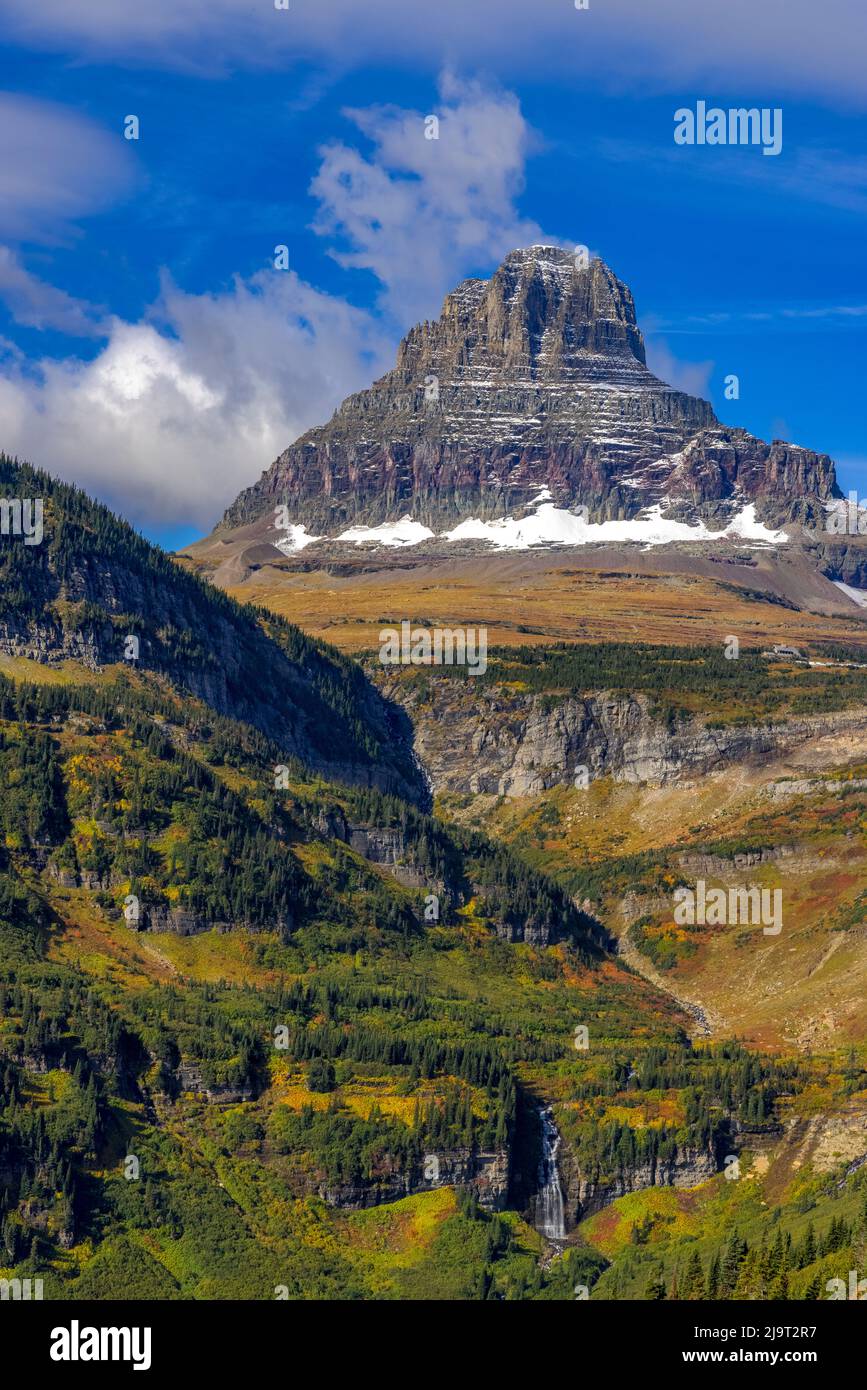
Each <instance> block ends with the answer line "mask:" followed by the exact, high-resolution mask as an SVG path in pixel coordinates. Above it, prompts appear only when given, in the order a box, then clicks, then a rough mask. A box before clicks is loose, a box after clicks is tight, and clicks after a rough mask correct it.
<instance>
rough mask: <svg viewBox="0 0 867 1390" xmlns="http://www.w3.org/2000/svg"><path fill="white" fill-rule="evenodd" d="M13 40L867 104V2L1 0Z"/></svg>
mask: <svg viewBox="0 0 867 1390" xmlns="http://www.w3.org/2000/svg"><path fill="white" fill-rule="evenodd" d="M0 16H2V18H3V28H4V33H5V35H6V37H7V38H8V39H11V40H13V41H14V40H17V41H19V42H26V43H30V44H33V45H39V46H42V47H44V48H48V49H52V50H54V51H59V52H65V53H71V54H73V55H75V56H76V57H82V56H83V57H88V58H92V59H101V58H106V57H122V58H124V59H126V60H128V61H131V62H136V63H145V64H147V63H149V64H152V65H159V66H186V67H188V68H199V69H204V70H210V71H213V70H220V69H225V68H227V67H232V66H237V65H244V66H248V67H255V66H260V67H261V66H272V67H273V66H279V65H286V64H287V63H288V62H291V61H293V60H296V59H312V60H314V61H323V60H324V61H327V62H328V63H329V64H332V65H335V66H337V67H341V68H348V67H351V66H353V65H355V64H358V63H369V62H371V61H374V62H377V63H382V62H383V61H397V62H407V63H413V64H415V65H416V66H418V65H421V66H423V67H425V68H426V69H427V70H428V71H436V70H437V69H438V68H439V67H440V66H442V64H443V63H444V62H456V63H459V64H462V65H464V66H474V67H475V66H479V65H484V66H485V68H486V70H489V71H495V72H497V73H498V74H500V75H501V76H503V77H505V78H509V77H512V76H514V75H516V74H518V73H521V74H524V75H530V76H532V75H535V76H539V75H541V76H545V77H550V76H559V77H578V78H582V79H583V78H586V77H590V78H591V79H592V80H593V81H594V82H595V83H597V84H605V85H607V86H608V87H611V88H616V87H617V86H618V85H622V84H624V83H626V82H634V81H635V80H636V79H640V80H641V81H642V86H643V89H644V90H647V91H669V90H673V89H674V88H675V87H676V86H678V85H680V84H683V83H693V82H698V81H700V82H703V83H724V84H729V85H731V84H736V85H739V86H743V85H744V84H751V85H753V86H754V87H755V89H756V98H757V99H758V98H759V97H761V98H762V101H763V104H764V103H766V102H767V101H768V100H769V98H770V96H771V95H773V94H778V93H783V92H787V91H788V92H791V93H793V94H799V95H801V96H803V97H818V98H820V99H822V100H826V101H828V102H830V103H831V104H834V105H837V104H840V103H850V104H852V105H857V106H859V107H862V108H863V106H864V105H865V102H867V88H865V84H864V78H863V74H864V66H865V58H867V27H865V25H864V23H863V4H862V0H823V3H822V4H821V5H819V4H816V2H815V0H787V3H786V4H785V6H782V5H770V4H765V5H762V4H757V3H756V0H727V3H726V4H724V5H710V4H705V5H701V6H697V5H696V3H695V0H653V3H652V4H651V3H648V0H605V3H604V4H602V3H600V4H598V5H597V4H595V3H594V4H592V5H591V6H590V8H589V9H588V10H586V11H578V10H576V9H575V8H574V6H573V5H571V4H570V3H569V0H544V3H539V0H472V3H470V4H468V3H467V0H437V3H436V5H424V4H422V5H410V4H407V3H406V0H377V3H376V4H375V5H368V6H365V7H364V8H363V10H362V11H361V12H360V11H359V6H358V0H327V3H323V0H291V3H290V5H289V8H288V9H285V10H275V9H274V6H273V3H272V0H260V3H259V4H257V5H255V6H252V5H251V4H250V3H249V0H148V3H147V4H139V5H123V4H117V3H116V0H41V3H40V4H38V5H36V4H33V0H0Z"/></svg>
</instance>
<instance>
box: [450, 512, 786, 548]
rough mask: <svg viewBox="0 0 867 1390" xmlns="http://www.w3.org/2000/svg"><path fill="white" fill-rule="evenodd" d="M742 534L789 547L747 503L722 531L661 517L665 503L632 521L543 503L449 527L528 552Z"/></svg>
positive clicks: (462, 536) (455, 536)
mask: <svg viewBox="0 0 867 1390" xmlns="http://www.w3.org/2000/svg"><path fill="white" fill-rule="evenodd" d="M732 538H738V539H740V540H746V541H756V542H760V543H763V544H766V545H784V544H785V543H786V541H787V540H788V536H787V535H786V533H785V531H772V530H770V529H769V528H768V527H767V526H764V525H763V524H762V523H761V522H760V521H757V520H756V509H755V506H754V504H753V503H749V504H748V505H747V506H745V507H743V508H742V509H741V511H740V512H738V514H737V516H736V517H734V519H733V520H732V521H731V522H730V523H729V525H728V526H727V527H726V528H725V530H723V531H711V530H709V529H708V527H707V526H705V524H704V522H702V521H699V522H698V523H696V524H695V525H691V524H689V523H688V522H685V521H675V520H673V519H671V518H670V517H664V516H663V515H662V507H661V505H660V504H658V503H657V504H656V505H655V506H653V507H648V508H647V510H646V512H645V513H644V515H643V516H641V517H635V518H633V519H632V520H631V521H602V522H590V521H586V520H585V518H584V517H583V516H576V515H575V514H574V513H573V512H569V511H565V510H564V509H563V508H561V507H555V506H553V505H552V504H551V503H544V504H543V505H542V506H540V507H538V508H537V510H536V512H535V513H534V515H533V516H529V517H523V518H522V519H521V520H519V521H516V520H515V518H514V517H510V516H509V517H504V518H503V519H502V520H500V521H482V520H480V519H479V518H478V517H471V518H469V519H468V520H466V521H462V522H461V523H460V525H459V526H456V527H455V528H454V530H452V531H447V532H446V533H445V536H444V539H445V540H447V541H466V540H480V541H489V542H490V543H491V544H492V545H495V546H496V547H497V548H498V549H500V550H526V549H528V548H529V547H530V546H535V545H591V544H593V543H594V542H596V543H599V542H615V543H620V544H622V543H623V542H625V541H634V542H638V543H640V544H644V545H669V544H671V542H672V541H717V540H726V539H732Z"/></svg>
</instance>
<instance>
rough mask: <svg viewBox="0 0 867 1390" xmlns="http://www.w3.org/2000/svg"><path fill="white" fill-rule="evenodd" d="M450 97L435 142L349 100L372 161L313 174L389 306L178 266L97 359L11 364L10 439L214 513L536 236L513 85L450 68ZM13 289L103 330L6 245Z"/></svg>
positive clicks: (93, 479)
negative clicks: (411, 329) (468, 280)
mask: <svg viewBox="0 0 867 1390" xmlns="http://www.w3.org/2000/svg"><path fill="white" fill-rule="evenodd" d="M442 97H443V103H442V108H441V111H440V115H441V118H442V124H441V129H440V139H439V140H438V141H428V140H425V138H424V127H423V117H422V115H420V114H419V113H415V112H407V111H401V110H398V109H396V108H394V107H390V108H380V107H377V108H374V109H372V110H369V111H355V112H353V113H352V119H353V120H354V122H355V124H356V126H357V127H358V128H359V129H360V130H361V131H362V132H363V134H364V135H365V136H367V137H368V138H369V139H370V140H371V141H372V142H373V144H374V147H375V149H374V153H373V155H372V157H370V158H364V157H362V156H361V155H360V154H359V153H358V152H357V151H356V150H354V149H352V148H351V147H349V146H347V145H340V146H331V147H330V148H329V149H327V150H326V151H324V152H323V162H322V167H321V170H320V173H319V175H318V177H317V178H316V180H315V183H314V189H313V191H314V193H315V195H316V197H317V198H318V200H319V208H320V211H319V229H320V231H322V232H326V231H327V232H329V233H332V234H340V235H341V236H342V237H343V238H344V239H345V241H346V243H348V245H349V247H350V248H351V249H350V250H349V251H348V252H346V254H345V255H343V256H341V257H340V259H342V260H343V261H344V263H345V264H347V265H351V266H363V267H365V268H366V269H368V270H370V271H371V272H372V273H373V274H374V275H375V276H376V277H377V278H378V279H379V281H380V283H381V285H382V299H383V304H384V306H385V307H386V308H387V310H388V311H390V314H386V315H385V317H384V318H383V317H380V316H378V315H374V314H370V313H367V312H365V311H362V310H359V309H356V308H353V307H352V306H351V305H349V304H348V303H346V302H345V301H344V300H342V299H339V298H336V297H334V296H331V295H328V294H324V293H322V292H320V291H318V290H316V289H315V288H313V287H311V286H310V285H308V284H305V283H304V282H303V281H302V280H300V279H299V278H298V276H297V275H295V274H294V273H292V272H288V271H286V272H283V271H277V270H269V271H263V272H261V273H260V274H258V275H256V276H254V277H253V278H252V279H250V280H242V279H240V278H239V279H237V280H236V281H235V282H234V284H233V285H232V286H231V287H230V288H227V289H225V290H224V291H222V292H221V293H217V294H209V295H208V294H203V295H194V294H186V293H184V292H183V290H182V289H179V288H178V287H177V286H176V285H174V284H173V283H172V282H171V281H169V280H166V281H165V283H164V285H163V290H162V294H161V297H160V300H159V303H158V304H157V305H155V306H154V308H153V310H152V311H151V312H150V313H149V314H147V315H146V316H145V317H144V318H143V320H142V321H140V322H137V323H129V322H124V321H122V320H120V319H117V318H112V319H109V320H107V321H104V322H103V323H102V324H101V331H102V333H103V334H104V336H105V338H106V342H105V346H104V347H102V349H101V350H100V351H99V352H98V354H97V355H96V356H95V357H94V358H93V359H92V360H90V361H82V360H80V359H78V358H75V357H70V358H67V359H65V360H63V361H55V360H51V359H49V358H45V359H44V360H42V361H41V362H40V363H38V364H36V366H35V368H34V365H33V364H31V365H30V366H29V368H25V367H24V365H23V364H22V363H21V361H20V360H19V359H16V358H15V357H11V358H9V359H8V360H7V361H6V363H5V364H4V365H3V371H4V376H3V377H0V447H3V448H5V449H6V450H8V451H12V452H17V453H18V454H20V455H21V456H23V457H27V458H31V459H33V460H34V461H35V462H39V463H43V464H45V465H46V466H47V467H49V468H50V469H51V470H52V471H54V472H57V473H59V474H61V475H62V476H65V477H68V478H71V479H74V480H75V481H76V482H78V483H80V484H81V486H83V487H85V488H86V489H88V490H89V491H92V492H95V493H97V494H99V495H100V496H102V497H103V498H105V499H106V500H107V501H109V502H111V503H112V504H113V505H115V506H116V507H118V508H119V509H120V510H122V511H123V512H124V513H125V514H127V515H128V516H130V517H132V518H133V519H135V520H136V521H137V522H138V523H139V524H145V525H148V524H153V523H155V522H156V523H160V524H166V523H169V522H174V523H178V524H180V523H192V524H196V525H199V526H202V527H206V526H208V525H210V524H212V523H213V522H214V520H215V519H216V517H217V516H218V515H219V512H220V511H221V510H222V509H223V508H224V507H225V506H226V505H227V504H228V503H229V502H230V501H231V500H232V499H233V498H234V496H235V495H236V494H237V493H238V491H239V490H240V489H241V488H242V487H244V486H245V485H247V484H248V483H250V482H252V481H253V479H254V478H255V477H256V476H257V474H258V471H259V470H260V469H262V468H265V467H267V465H268V464H269V463H270V462H271V461H272V459H273V458H275V457H276V456H277V454H279V453H280V452H281V451H282V450H283V449H285V448H286V447H287V445H288V444H290V443H291V442H292V441H293V440H294V439H296V438H297V437H298V435H299V434H301V433H302V432H303V431H304V430H305V429H307V428H309V427H310V426H312V425H315V424H319V423H321V422H322V421H324V420H326V419H327V418H328V417H329V415H330V414H331V412H332V411H333V410H334V408H335V407H336V406H337V405H338V404H339V403H340V401H341V400H342V399H343V398H344V397H345V396H346V395H348V394H349V393H350V392H351V391H354V390H359V389H361V388H362V387H364V386H367V385H368V384H369V382H370V381H371V380H372V379H373V378H374V377H376V376H377V375H379V374H381V373H382V372H383V371H385V370H387V369H388V367H390V366H391V365H392V363H393V360H394V348H395V341H396V338H397V336H398V331H399V330H403V329H404V328H405V327H407V326H408V325H409V324H410V323H412V322H414V321H415V319H416V318H417V317H418V316H420V315H424V314H427V313H433V312H437V311H438V309H439V304H440V300H441V298H442V295H443V293H444V292H445V291H446V290H448V289H450V288H452V286H453V285H454V284H455V282H456V281H457V280H459V279H460V278H461V276H462V275H463V274H464V272H465V268H466V267H467V265H468V264H470V263H473V264H474V265H476V264H481V265H483V266H484V268H486V269H492V268H493V267H494V266H495V265H496V264H497V262H498V261H499V259H500V258H501V257H502V255H503V254H504V253H505V252H507V251H509V250H511V249H513V247H514V246H516V245H519V244H521V243H522V242H526V241H533V240H538V239H539V229H538V227H537V226H536V224H535V223H531V222H526V221H522V220H521V219H520V218H519V217H518V216H517V214H516V212H515V210H514V203H513V199H514V197H515V195H516V194H517V193H518V192H519V191H520V188H521V187H522V184H523V175H524V163H525V160H526V157H527V153H528V151H529V150H530V148H531V145H532V138H533V137H532V133H531V131H530V129H529V127H528V126H527V124H526V122H525V121H524V118H523V116H522V115H521V112H520V108H519V106H518V103H517V101H516V100H515V98H514V97H512V96H511V95H509V94H507V93H502V92H499V91H491V90H488V89H486V88H485V87H483V86H481V85H479V84H478V83H474V84H470V85H469V86H467V87H465V88H464V89H463V93H462V94H460V93H459V89H458V86H457V83H456V81H455V79H453V78H450V77H447V78H445V79H444V80H443V84H442ZM344 175H348V177H344ZM420 224H423V225H424V226H425V228H426V231H425V236H424V240H423V241H422V240H420V238H419V233H418V230H417V229H418V226H419V225H420ZM4 293H5V297H6V299H7V301H8V302H9V304H10V307H11V308H12V309H13V311H14V312H15V313H16V314H17V316H18V317H19V319H21V320H22V321H24V322H28V323H31V324H33V325H35V326H37V327H39V326H48V325H49V324H52V325H54V326H55V327H64V328H65V330H66V331H67V332H79V333H84V332H88V331H91V330H92V329H93V328H94V324H93V321H92V316H91V313H90V311H89V310H88V307H87V306H86V305H81V304H79V303H78V302H77V301H75V300H73V299H72V298H71V297H69V296H67V295H65V294H64V293H63V292H62V291H60V290H56V289H52V287H51V286H48V285H44V284H42V283H41V282H40V281H37V280H36V279H35V277H33V276H31V275H29V274H28V273H27V271H26V270H24V268H23V266H22V265H21V263H20V261H19V260H18V259H17V258H16V257H15V256H14V255H13V254H12V253H10V252H6V253H5V254H0V295H3V294H4ZM386 325H387V326H386Z"/></svg>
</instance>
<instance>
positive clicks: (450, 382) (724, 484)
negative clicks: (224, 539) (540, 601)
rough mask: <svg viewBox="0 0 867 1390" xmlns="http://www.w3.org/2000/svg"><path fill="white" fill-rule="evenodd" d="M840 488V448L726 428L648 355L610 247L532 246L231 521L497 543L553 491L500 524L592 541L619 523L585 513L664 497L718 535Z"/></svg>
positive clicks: (456, 298)
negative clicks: (589, 253) (586, 527)
mask: <svg viewBox="0 0 867 1390" xmlns="http://www.w3.org/2000/svg"><path fill="white" fill-rule="evenodd" d="M835 495H838V494H837V489H836V484H835V476H834V465H833V463H832V462H831V460H830V459H829V458H828V457H827V455H824V454H815V453H812V452H811V451H810V450H807V449H802V448H799V447H797V446H794V445H789V444H784V443H782V442H781V441H778V440H777V441H774V443H773V444H766V443H763V442H762V441H761V440H758V439H756V438H754V437H753V436H752V435H750V434H748V433H747V432H746V431H744V430H740V429H731V428H728V427H726V426H723V425H721V424H720V423H719V421H718V420H717V419H716V417H715V415H714V413H713V410H712V409H711V406H710V405H709V404H708V403H707V402H706V401H702V400H699V399H697V398H696V397H693V396H688V395H686V394H684V393H683V392H681V391H676V390H674V389H673V388H671V387H669V386H666V385H665V384H664V383H663V382H662V381H660V380H659V379H658V378H657V377H655V376H654V375H653V374H652V373H651V372H650V371H648V369H647V366H646V364H645V354H644V343H643V339H642V336H641V332H640V330H639V328H638V325H637V323H636V317H635V306H634V303H633V300H632V295H631V293H630V291H629V290H628V288H627V287H626V286H625V285H624V284H622V283H621V281H620V280H618V279H617V277H616V276H615V275H614V274H613V272H612V271H611V270H609V268H608V267H607V266H606V265H605V264H603V262H602V261H599V260H595V261H592V262H591V263H590V265H589V266H587V267H586V268H580V266H579V265H578V264H576V261H575V258H573V256H572V255H571V254H570V253H569V252H567V251H564V250H562V249H560V248H559V247H551V246H534V247H530V248H527V249H524V250H519V251H513V252H511V253H510V255H508V256H507V257H506V259H505V261H504V262H503V264H502V265H501V266H500V267H499V269H498V270H497V271H496V272H495V274H494V275H493V276H492V277H491V279H490V280H465V281H464V282H463V283H462V284H461V285H459V286H458V287H457V289H455V290H454V291H453V292H452V293H451V294H449V295H448V296H447V297H446V300H445V303H444V305H443V310H442V314H441V316H440V318H439V319H438V320H437V321H436V322H435V323H423V324H420V325H419V326H418V327H416V328H414V329H412V331H411V332H410V333H409V334H408V335H407V337H406V338H405V339H404V341H403V342H402V344H401V346H400V349H399V351H398V358H397V366H396V367H395V369H394V370H393V371H391V372H389V373H388V375H387V376H384V377H382V378H381V380H379V381H378V382H376V383H375V384H374V385H373V386H371V387H370V388H369V389H368V390H366V391H362V392H360V393H358V394H357V395H354V396H350V397H349V398H348V399H347V400H346V401H344V403H343V405H342V406H341V407H340V408H339V410H338V411H337V412H336V413H335V415H334V416H333V418H332V420H331V421H330V422H329V423H328V424H327V425H324V426H321V427H319V428H317V429H314V430H311V431H309V432H308V433H307V434H306V435H304V436H302V438H301V439H299V440H298V441H297V442H296V443H295V444H293V445H292V446H291V447H290V448H289V449H287V450H286V452H285V453H283V454H281V455H280V457H279V458H278V459H277V460H276V462H275V463H274V464H273V465H272V466H271V468H270V469H269V470H268V471H267V472H266V473H265V474H264V475H263V476H262V478H261V479H260V481H259V482H258V483H257V484H256V485H255V486H254V487H252V488H249V489H248V490H247V491H246V492H244V493H242V494H241V496H240V497H239V498H238V499H237V501H236V502H235V503H234V505H233V506H232V507H231V508H230V509H229V511H228V512H227V513H226V517H225V519H224V526H226V527H237V526H242V525H246V524H248V523H251V522H254V521H257V520H258V519H259V518H262V519H263V520H265V519H266V518H268V517H269V516H270V517H273V515H274V509H275V508H276V507H277V506H285V509H286V511H285V516H286V517H287V518H288V522H289V523H291V525H290V533H289V534H288V538H287V539H284V542H283V544H282V546H281V548H283V549H284V551H285V553H289V552H290V551H291V550H294V549H296V548H300V545H296V544H295V543H294V542H293V539H292V537H293V536H294V537H296V538H300V540H301V541H302V542H303V543H304V544H308V543H309V540H308V537H309V536H311V535H312V536H315V537H323V538H330V539H336V538H343V539H344V540H346V541H348V542H354V543H356V544H358V543H363V542H364V541H366V540H370V541H372V542H374V543H379V544H387V545H388V544H390V545H398V546H400V545H406V544H419V543H422V542H423V541H425V540H428V539H430V538H431V537H432V536H437V537H446V536H448V537H449V538H452V537H453V538H455V539H473V540H479V541H482V542H484V541H486V540H489V541H493V542H494V543H496V542H497V539H498V537H497V534H496V533H491V532H490V528H488V531H487V532H486V530H485V526H486V524H487V523H491V522H502V521H504V520H506V519H509V520H510V522H512V523H520V521H522V520H523V519H524V518H526V517H527V516H528V515H530V516H531V517H532V516H534V515H535V514H536V512H537V511H538V509H539V508H540V502H541V503H542V507H541V510H542V513H543V516H542V520H543V521H544V522H545V523H546V524H545V525H544V526H543V527H542V528H541V533H540V528H539V526H538V525H536V526H535V529H534V527H533V526H531V527H530V529H529V531H528V530H527V528H524V531H523V532H522V533H521V534H520V535H518V536H517V537H515V536H512V535H509V536H506V533H504V532H500V540H501V541H502V540H503V538H504V536H505V537H506V539H505V543H507V544H509V545H517V546H521V547H523V546H525V545H532V544H582V543H586V542H587V541H592V540H594V539H605V538H606V537H604V536H602V535H593V534H589V535H584V534H579V533H578V532H577V531H576V529H575V526H574V525H573V521H582V520H583V522H586V523H590V525H591V526H593V525H599V524H601V523H606V522H607V523H611V522H616V521H627V520H628V521H632V520H635V519H638V518H644V517H645V514H646V513H647V512H648V509H652V508H656V509H657V510H656V511H655V512H652V513H651V520H654V519H656V520H658V518H659V517H660V516H661V517H662V518H663V519H664V520H665V521H667V522H669V523H680V524H681V525H682V524H683V523H687V524H689V525H690V526H696V527H698V526H699V525H701V526H702V527H703V528H704V532H705V534H701V533H700V532H697V533H696V534H695V537H694V538H695V539H701V540H705V539H712V538H713V535H716V534H719V533H721V532H724V531H725V530H726V529H727V528H729V527H731V526H732V525H733V524H735V525H736V526H737V525H738V524H740V525H743V522H741V523H738V521H737V518H739V517H740V518H743V517H744V514H745V513H746V516H747V518H748V524H749V525H755V524H756V522H758V523H759V524H762V525H764V526H765V527H767V528H769V530H772V529H773V528H778V527H780V526H782V525H783V524H784V523H786V522H790V521H802V522H805V523H809V522H814V521H816V520H817V519H821V518H823V517H824V504H825V503H826V502H827V501H828V499H829V498H831V497H833V496H835ZM749 507H753V508H754V510H753V511H752V512H748V511H747V509H748V508H749ZM546 509H547V510H546ZM582 509H584V511H583V516H582ZM461 527H463V528H464V530H463V532H461V530H460V528H461ZM303 528H306V531H305V530H304V529H303ZM656 529H657V531H658V530H659V527H658V526H657V528H656ZM549 531H550V532H551V533H552V534H551V535H550V536H549V535H548V532H549ZM456 533H457V534H456ZM573 533H574V534H573ZM662 535H663V539H690V537H689V536H685V537H684V536H678V535H673V534H666V533H665V531H664V528H663V532H662ZM623 538H624V539H630V538H631V537H629V536H626V535H624V537H623ZM754 538H755V539H767V538H768V537H764V536H762V535H761V534H759V535H757V536H755V537H754ZM634 539H637V540H640V539H642V537H641V535H639V534H637V533H636V535H635V537H634Z"/></svg>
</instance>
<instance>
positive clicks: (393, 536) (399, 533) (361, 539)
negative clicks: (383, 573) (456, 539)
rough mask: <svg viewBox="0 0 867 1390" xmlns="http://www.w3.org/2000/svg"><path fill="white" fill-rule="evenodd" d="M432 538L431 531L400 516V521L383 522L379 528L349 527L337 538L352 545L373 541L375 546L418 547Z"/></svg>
mask: <svg viewBox="0 0 867 1390" xmlns="http://www.w3.org/2000/svg"><path fill="white" fill-rule="evenodd" d="M432 538H433V531H431V530H429V529H428V527H427V526H422V524H421V522H420V521H413V519H412V517H411V516H402V517H401V519H400V521H384V522H383V523H382V525H381V526H350V528H349V530H348V531H342V532H341V533H340V535H339V536H338V537H337V539H338V540H339V541H349V542H351V543H352V544H354V545H364V543H365V541H375V542H376V543H377V545H387V546H401V545H419V544H420V543H421V542H422V541H429V540H431V539H432Z"/></svg>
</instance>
